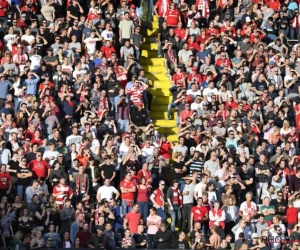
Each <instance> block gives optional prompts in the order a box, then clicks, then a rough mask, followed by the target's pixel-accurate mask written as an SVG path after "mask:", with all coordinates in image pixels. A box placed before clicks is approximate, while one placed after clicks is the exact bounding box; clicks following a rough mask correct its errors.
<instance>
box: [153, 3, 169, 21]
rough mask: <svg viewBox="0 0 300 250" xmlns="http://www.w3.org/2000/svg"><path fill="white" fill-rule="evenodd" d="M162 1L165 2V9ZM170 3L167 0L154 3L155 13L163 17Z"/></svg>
mask: <svg viewBox="0 0 300 250" xmlns="http://www.w3.org/2000/svg"><path fill="white" fill-rule="evenodd" d="M164 1H166V2H167V4H166V8H165V4H164ZM170 3H171V1H169V0H158V1H157V2H156V4H155V6H156V7H157V13H158V15H159V16H160V17H165V14H166V12H167V10H168V9H169V5H170Z"/></svg>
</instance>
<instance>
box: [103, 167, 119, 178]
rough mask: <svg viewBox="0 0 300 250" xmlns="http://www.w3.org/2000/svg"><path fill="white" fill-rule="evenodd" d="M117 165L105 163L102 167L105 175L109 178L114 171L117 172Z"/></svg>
mask: <svg viewBox="0 0 300 250" xmlns="http://www.w3.org/2000/svg"><path fill="white" fill-rule="evenodd" d="M115 170H116V169H115V166H114V165H113V164H109V165H107V164H104V165H103V166H102V167H101V171H103V172H104V177H105V178H107V179H110V178H111V177H112V176H113V173H114V172H115Z"/></svg>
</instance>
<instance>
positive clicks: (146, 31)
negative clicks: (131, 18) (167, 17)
mask: <svg viewBox="0 0 300 250" xmlns="http://www.w3.org/2000/svg"><path fill="white" fill-rule="evenodd" d="M141 33H142V35H143V36H146V37H147V36H157V35H158V29H142V32H141Z"/></svg>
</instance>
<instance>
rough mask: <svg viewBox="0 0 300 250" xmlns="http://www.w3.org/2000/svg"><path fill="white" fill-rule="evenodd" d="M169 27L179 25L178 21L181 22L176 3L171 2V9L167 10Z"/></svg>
mask: <svg viewBox="0 0 300 250" xmlns="http://www.w3.org/2000/svg"><path fill="white" fill-rule="evenodd" d="M165 20H166V22H167V25H168V27H177V25H178V22H180V21H181V20H180V12H179V11H178V10H176V9H175V4H174V3H171V5H170V9H169V10H167V11H166V18H165Z"/></svg>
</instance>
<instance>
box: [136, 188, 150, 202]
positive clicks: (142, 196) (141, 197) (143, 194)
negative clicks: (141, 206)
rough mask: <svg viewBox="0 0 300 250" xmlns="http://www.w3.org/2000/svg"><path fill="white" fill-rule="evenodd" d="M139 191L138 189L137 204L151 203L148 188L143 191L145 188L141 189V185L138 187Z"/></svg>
mask: <svg viewBox="0 0 300 250" xmlns="http://www.w3.org/2000/svg"><path fill="white" fill-rule="evenodd" d="M137 189H138V196H137V202H147V201H149V198H148V189H147V187H146V188H145V189H143V188H141V187H140V185H138V187H137Z"/></svg>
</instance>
